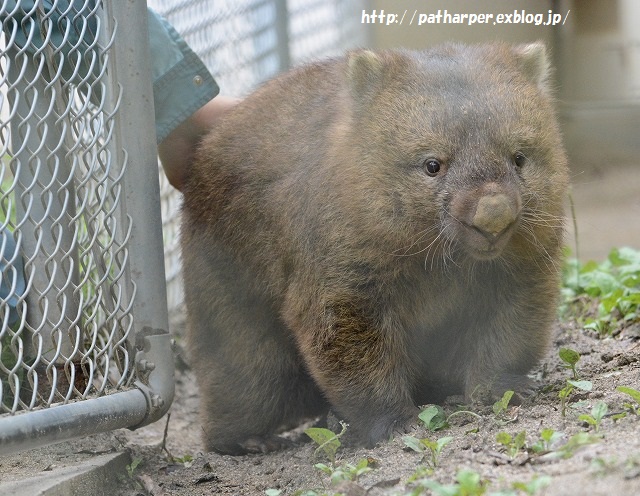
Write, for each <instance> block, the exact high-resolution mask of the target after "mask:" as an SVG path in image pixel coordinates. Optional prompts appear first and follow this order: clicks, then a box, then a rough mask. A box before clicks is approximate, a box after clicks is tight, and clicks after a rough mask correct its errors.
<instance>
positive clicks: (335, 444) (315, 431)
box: [304, 427, 344, 462]
mask: <svg viewBox="0 0 640 496" xmlns="http://www.w3.org/2000/svg"><path fill="white" fill-rule="evenodd" d="M342 432H344V429H343V431H342ZM304 433H305V434H306V435H307V436H309V437H310V438H311V439H313V441H314V442H315V443H316V444H317V445H318V449H317V450H316V451H318V450H322V451H324V454H325V455H326V456H327V458H328V459H329V460H330V461H331V462H333V461H335V459H336V452H337V451H338V448H339V447H340V446H341V443H340V440H339V439H338V434H336V433H334V432H333V431H330V430H329V429H324V428H322V427H310V428H308V429H306V430H305V431H304ZM340 434H342V433H340Z"/></svg>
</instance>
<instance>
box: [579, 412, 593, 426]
mask: <svg viewBox="0 0 640 496" xmlns="http://www.w3.org/2000/svg"><path fill="white" fill-rule="evenodd" d="M578 420H582V421H583V422H586V423H587V424H589V425H596V419H594V418H593V417H592V416H591V415H589V414H587V413H583V414H582V415H578Z"/></svg>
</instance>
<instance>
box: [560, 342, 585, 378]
mask: <svg viewBox="0 0 640 496" xmlns="http://www.w3.org/2000/svg"><path fill="white" fill-rule="evenodd" d="M558 355H559V356H560V360H562V361H563V362H564V363H565V365H563V367H564V368H566V369H571V373H572V374H573V380H574V381H577V380H578V371H577V370H576V364H577V363H578V361H579V360H580V353H578V352H577V351H575V350H572V349H570V348H560V351H559V352H558Z"/></svg>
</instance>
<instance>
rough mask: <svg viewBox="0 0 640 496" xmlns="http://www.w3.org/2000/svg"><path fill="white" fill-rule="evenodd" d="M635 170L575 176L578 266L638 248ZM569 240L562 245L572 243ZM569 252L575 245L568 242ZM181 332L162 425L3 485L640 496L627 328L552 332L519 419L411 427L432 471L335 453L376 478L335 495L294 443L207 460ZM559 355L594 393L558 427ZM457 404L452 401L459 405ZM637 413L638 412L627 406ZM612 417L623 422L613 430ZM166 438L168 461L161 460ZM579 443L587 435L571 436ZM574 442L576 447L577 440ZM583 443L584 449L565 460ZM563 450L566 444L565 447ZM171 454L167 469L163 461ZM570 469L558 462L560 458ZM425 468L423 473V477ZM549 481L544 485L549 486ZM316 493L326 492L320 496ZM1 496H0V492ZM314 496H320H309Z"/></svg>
mask: <svg viewBox="0 0 640 496" xmlns="http://www.w3.org/2000/svg"><path fill="white" fill-rule="evenodd" d="M638 191H640V167H636V168H629V169H620V170H617V171H609V172H608V173H607V175H606V176H598V175H593V174H591V175H585V174H576V175H574V200H575V205H576V211H577V219H578V228H579V233H580V253H581V257H582V258H583V259H586V258H595V259H602V258H604V256H605V255H606V253H607V252H608V251H609V249H610V248H611V247H613V246H621V245H632V246H634V247H635V248H640V227H639V223H638V220H637V219H638V218H640V195H638ZM571 237H572V234H570V235H569V240H570V239H571ZM569 244H572V243H571V241H569ZM181 327H182V326H181V325H180V324H179V323H178V324H177V325H175V326H174V329H172V331H173V332H174V334H175V335H176V340H177V351H178V353H177V358H176V363H177V373H176V398H175V401H174V403H173V405H172V407H171V411H170V420H169V421H168V423H167V417H165V418H164V419H162V420H161V421H159V422H157V423H156V424H154V425H151V426H147V427H145V428H143V429H140V430H138V431H135V432H130V431H126V430H121V431H117V432H115V433H109V434H101V435H98V436H93V437H89V438H86V439H83V440H80V441H75V442H69V443H62V444H58V445H54V446H51V447H49V448H46V449H45V450H39V451H38V452H37V453H36V452H29V453H25V454H22V455H18V456H14V457H11V458H9V459H5V460H1V459H0V473H1V472H3V471H4V473H5V475H6V474H7V473H10V474H11V476H12V477H19V473H20V472H25V473H29V474H31V475H36V474H38V473H42V472H43V471H48V470H51V469H53V468H57V467H60V466H65V465H72V464H74V463H77V462H78V461H80V460H83V459H86V458H87V457H92V456H97V455H100V454H103V453H110V452H114V451H120V450H128V451H129V452H130V454H131V457H132V459H133V461H134V465H136V466H135V468H134V467H133V466H131V470H130V472H131V473H130V474H129V475H127V474H126V473H123V474H122V476H121V477H120V485H119V487H118V488H117V489H116V488H114V489H113V490H112V492H111V490H110V494H115V495H121V496H144V495H153V496H163V495H176V496H187V495H189V496H191V495H212V494H220V495H247V496H252V495H265V491H266V490H268V489H274V490H281V494H282V495H292V494H294V493H295V492H296V491H299V490H311V489H315V490H318V491H320V492H319V493H317V494H325V492H326V494H330V495H333V494H334V493H336V492H339V491H340V492H341V493H343V494H345V495H347V496H359V495H365V494H367V495H374V496H375V495H405V494H469V495H472V494H482V493H481V492H475V493H474V492H467V493H451V492H449V493H446V492H432V493H429V492H427V491H426V490H425V492H424V493H420V492H413V493H412V492H411V490H412V488H414V489H415V487H416V486H415V483H410V482H409V478H410V477H411V476H412V475H413V474H414V473H415V472H416V471H417V470H418V469H420V467H423V477H427V478H428V479H430V480H432V481H437V482H439V483H441V484H452V483H454V482H455V480H456V479H455V478H456V474H457V473H458V472H459V471H460V470H461V469H469V470H473V471H475V472H476V473H477V474H479V477H480V479H481V484H482V487H483V488H484V489H485V491H486V492H485V493H484V494H498V493H499V492H500V491H503V492H502V493H501V494H507V493H505V492H504V491H507V490H511V488H512V486H513V484H514V483H529V482H530V481H532V480H534V479H537V481H538V482H539V483H543V484H542V485H545V484H546V487H544V488H542V489H540V490H538V491H537V492H536V491H534V490H533V489H530V490H529V492H526V491H525V490H523V489H521V490H519V491H518V492H516V493H513V494H537V495H547V496H552V495H573V494H589V495H607V496H609V495H613V494H615V495H637V494H640V417H639V416H638V414H637V413H635V412H634V410H633V408H634V407H632V406H630V404H635V403H634V402H633V401H632V400H631V399H630V397H629V396H627V395H625V394H623V393H621V392H618V391H616V387H617V386H629V387H632V388H635V389H639V390H640V370H639V369H640V339H639V337H638V336H639V335H640V329H639V328H638V326H636V327H635V328H629V329H626V330H625V331H623V332H622V333H621V334H619V335H618V336H616V337H614V338H606V339H600V338H599V337H598V336H596V335H594V334H593V333H591V332H588V331H584V330H583V329H581V328H580V326H579V325H578V324H577V323H576V321H575V320H570V321H569V322H563V323H559V324H558V325H557V327H556V332H555V338H554V340H553V343H552V347H551V349H550V350H549V352H548V354H547V356H546V358H545V359H544V360H543V362H542V363H541V364H540V367H539V368H538V369H537V370H536V371H534V374H535V375H536V376H537V378H538V379H539V380H540V382H541V383H542V384H543V386H544V387H543V388H542V390H541V391H540V393H539V394H538V395H536V396H535V397H533V398H532V399H531V400H530V401H528V402H527V403H525V404H523V405H521V406H519V407H511V408H510V409H509V410H508V411H507V412H506V413H504V414H501V415H496V414H495V413H494V412H493V411H492V409H491V408H490V407H489V408H479V407H473V406H472V407H468V406H465V407H463V408H466V409H470V410H472V411H473V412H474V413H476V414H477V415H478V416H474V415H471V414H459V415H456V416H455V417H454V418H455V421H454V420H453V418H452V421H451V426H450V427H448V428H446V429H444V430H442V431H438V432H435V433H432V432H427V431H426V430H425V428H424V427H419V426H418V419H416V425H415V428H414V429H413V431H412V432H410V433H409V434H410V435H413V436H415V437H417V438H429V439H431V440H435V439H438V438H442V437H444V436H450V437H452V438H453V440H452V441H451V442H450V443H449V444H447V445H446V446H444V448H443V449H442V452H441V454H440V456H439V460H438V464H437V466H436V467H432V468H431V470H427V469H426V468H428V467H429V463H428V458H427V459H423V456H422V454H420V453H417V452H415V451H412V450H410V449H408V448H406V446H405V445H404V443H403V441H402V439H399V438H398V439H394V440H393V441H391V442H389V443H386V444H383V445H380V446H378V447H376V448H375V449H366V450H365V449H354V448H349V447H341V448H340V450H339V451H338V455H337V464H338V465H340V464H344V463H351V464H354V465H355V464H356V463H357V462H358V460H361V459H363V458H367V459H368V460H369V462H370V464H371V466H373V467H374V470H373V471H371V472H369V473H367V474H365V475H363V476H362V477H361V478H360V479H359V480H358V482H357V483H352V484H347V485H346V486H342V487H335V486H331V484H330V481H329V477H328V476H327V475H326V474H324V473H321V472H320V471H319V470H317V469H316V468H314V464H316V463H318V462H326V460H324V459H322V457H321V456H320V457H317V456H315V455H314V451H315V450H314V446H313V444H312V443H310V442H308V441H304V440H305V438H306V436H304V435H299V436H298V440H299V441H300V442H299V443H298V444H297V445H296V446H295V447H293V448H290V449H288V450H286V451H282V452H278V453H273V454H269V455H252V456H240V457H231V456H220V455H216V454H212V453H203V452H202V451H201V448H200V439H199V433H200V427H199V423H198V417H197V409H198V401H199V397H198V390H197V387H196V383H195V378H194V376H193V373H192V372H191V370H190V369H189V367H188V359H187V358H186V357H184V356H183V355H182V354H181V353H180V350H181V346H180V344H181V337H180V335H181ZM561 347H569V348H572V349H574V350H576V351H578V352H579V353H580V356H581V359H580V361H579V363H578V373H579V375H580V379H582V380H587V381H591V382H592V384H593V388H592V390H591V391H590V392H580V391H576V392H574V393H573V394H572V395H571V397H570V405H569V407H568V408H567V412H566V415H565V416H563V415H562V414H561V403H560V399H559V398H558V393H559V391H560V390H561V389H562V388H563V387H564V386H565V385H566V379H568V378H570V372H569V371H568V370H567V369H565V368H563V367H562V365H561V361H560V359H559V357H558V350H559V348H561ZM458 400H459V398H458ZM597 402H605V403H606V405H607V407H608V412H607V414H606V415H605V417H604V418H603V420H602V421H601V423H600V425H599V429H598V431H597V432H596V430H595V428H594V427H593V426H590V425H589V424H588V423H585V422H584V421H582V420H580V419H579V418H578V416H579V415H581V414H589V413H590V412H591V411H592V408H593V407H594V405H596V404H597ZM635 406H636V407H638V405H637V404H635ZM459 407H460V406H459V405H458V404H457V402H456V398H453V399H452V400H451V401H450V402H449V403H448V404H446V405H445V411H446V413H447V414H451V413H452V412H454V411H455V410H457V409H458V408H459ZM618 414H626V416H624V417H622V418H617V415H618ZM165 427H167V437H166V445H165V447H166V450H163V449H162V446H161V445H162V441H163V437H164V430H165ZM543 429H553V430H554V431H556V432H557V433H558V434H556V435H555V436H554V441H553V442H552V443H551V444H550V445H549V446H546V447H545V449H544V450H543V451H542V452H540V453H535V452H534V451H533V447H534V446H535V445H536V444H537V443H538V444H539V443H540V439H541V432H542V430H543ZM522 431H524V432H525V433H526V434H525V444H524V446H522V447H521V448H520V449H517V450H516V451H515V452H514V453H511V454H510V453H508V452H507V450H506V448H505V447H504V446H503V445H501V444H499V443H498V442H497V441H496V435H497V434H498V433H500V432H506V433H509V434H511V435H512V436H514V437H515V435H516V434H518V433H520V432H522ZM579 433H583V434H579ZM576 434H579V435H580V436H582V438H580V437H575V435H576ZM579 439H581V440H582V441H583V442H588V443H586V444H584V445H581V446H577V447H575V448H571V443H575V442H576V440H579ZM567 443H569V444H567ZM168 453H170V454H171V457H170V456H169V454H168ZM563 455H564V456H566V457H562V456H563ZM425 467H426V468H425ZM547 477H548V478H547ZM322 491H324V492H322ZM0 493H1V491H0ZM314 494H316V493H314Z"/></svg>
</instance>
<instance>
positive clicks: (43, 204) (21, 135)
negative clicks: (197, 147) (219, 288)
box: [0, 0, 173, 453]
mask: <svg viewBox="0 0 640 496" xmlns="http://www.w3.org/2000/svg"><path fill="white" fill-rule="evenodd" d="M146 15H147V13H146V6H145V4H144V2H137V3H131V2H100V1H88V0H87V1H72V2H44V1H36V2H15V1H9V2H7V1H5V2H3V3H2V4H1V6H0V19H1V21H2V42H1V45H0V47H1V48H0V116H1V121H0V157H1V160H2V162H1V165H0V268H1V274H0V276H1V278H2V279H1V282H2V285H1V288H2V293H1V294H0V452H3V453H6V452H8V451H15V450H19V449H25V448H27V447H31V446H35V445H38V444H42V443H44V442H47V441H49V442H50V441H52V440H56V439H58V438H62V439H64V438H65V437H73V436H75V435H82V434H84V433H91V432H96V431H101V430H108V429H111V428H114V427H126V426H128V427H133V426H136V425H140V424H143V423H147V422H150V421H152V420H155V419H157V418H159V416H161V415H162V414H163V413H164V411H165V410H166V408H168V406H169V404H170V402H171V399H172V395H173V378H172V375H173V369H172V365H173V362H172V360H171V348H170V343H169V335H168V322H167V309H166V295H165V289H164V272H163V270H162V263H163V259H162V237H161V220H160V214H159V211H160V208H159V189H158V180H157V169H156V163H157V161H156V158H155V156H156V151H155V150H156V148H155V128H154V125H153V122H154V121H153V109H152V108H151V109H148V108H144V105H141V104H140V103H137V102H136V98H135V95H140V94H144V92H147V94H148V93H149V92H151V91H152V89H151V76H150V74H151V72H150V66H149V63H148V61H147V62H145V60H144V58H143V57H141V54H143V53H144V51H142V52H140V53H138V54H135V53H132V52H131V51H130V50H127V47H128V46H141V47H142V50H144V46H145V43H147V44H148V38H147V35H146V32H145V31H144V30H140V29H139V28H138V26H139V25H140V24H142V25H145V24H144V21H145V19H146ZM127 23H129V26H127ZM145 75H146V78H145ZM138 100H139V99H138ZM147 107H148V106H147ZM145 164H146V166H145ZM152 357H153V359H152ZM160 360H164V361H165V362H166V365H165V362H161V361H160ZM151 363H163V367H164V368H163V369H162V370H158V371H157V372H154V371H153V369H154V367H153V366H150V364H151ZM69 422H72V424H71V425H69ZM65 425H66V426H67V427H68V429H63V428H62V426H65Z"/></svg>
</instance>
